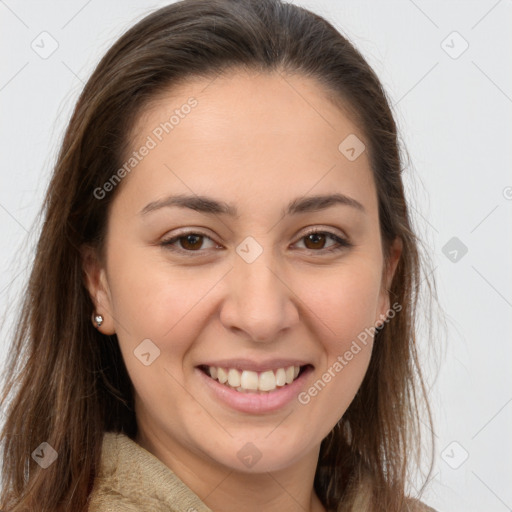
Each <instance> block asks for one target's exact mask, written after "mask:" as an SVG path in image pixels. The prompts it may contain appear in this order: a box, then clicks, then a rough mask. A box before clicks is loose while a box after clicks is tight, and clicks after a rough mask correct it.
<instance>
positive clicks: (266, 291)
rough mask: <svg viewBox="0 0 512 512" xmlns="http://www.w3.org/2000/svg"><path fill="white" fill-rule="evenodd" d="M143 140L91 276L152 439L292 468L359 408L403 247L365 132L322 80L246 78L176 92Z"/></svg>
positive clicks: (257, 467) (141, 124)
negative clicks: (390, 237) (386, 233)
mask: <svg viewBox="0 0 512 512" xmlns="http://www.w3.org/2000/svg"><path fill="white" fill-rule="evenodd" d="M191 98H193V99H191ZM187 105H188V107H187ZM172 116H174V118H173V117H172ZM166 122H167V124H165V123H166ZM132 135H133V137H132V151H131V152H130V154H128V155H126V161H127V162H128V161H129V158H130V157H131V158H134V160H132V161H131V164H130V163H128V167H127V168H130V171H129V172H127V173H126V176H125V177H124V178H123V181H122V183H121V184H120V185H118V186H119V187H120V190H119V191H117V192H118V194H117V196H116V198H115V200H114V202H113V204H112V208H111V211H110V215H109V219H108V230H107V237H106V252H105V254H106V257H105V261H104V264H103V265H101V264H100V263H98V262H92V263H90V262H88V263H87V266H86V270H87V275H88V287H89V290H90V292H91V296H92V297H93V300H94V301H95V303H96V308H97V311H98V312H99V313H101V314H102V315H103V317H104V318H105V320H104V324H103V326H102V327H101V332H103V333H105V334H111V333H114V332H115V333H116V334H117V337H118V340H119V345H120V348H121V352H122V355H123V358H124V361H125V364H126V367H127V370H128V373H129V376H130V378H131V380H132V382H133V385H134V388H135V392H136V396H135V400H136V416H137V422H138V427H139V432H140V435H141V436H146V437H151V436H152V437H153V438H155V439H156V438H158V439H160V440H165V441H164V442H165V443H167V445H170V446H173V447H175V449H176V453H180V454H184V456H185V457H187V456H190V457H195V458H196V459H204V460H209V461H212V460H213V461H216V462H217V463H219V464H222V465H224V466H226V467H228V468H232V469H233V470H236V471H243V472H259V471H271V470H277V469H282V468H286V467H289V466H292V465H293V464H295V463H296V462H298V461H299V460H300V459H301V458H303V457H305V456H307V454H311V453H313V452H315V450H318V448H319V445H320V442H321V441H322V439H323V438H324V437H325V436H326V435H327V434H328V433H329V432H330V430H331V429H332V428H333V427H334V426H335V424H336V423H337V422H338V421H339V420H340V418H341V417H342V415H343V414H344V412H345V411H346V409H347V407H348V406H349V404H350V402H351V401H352V399H353V398H354V396H355V393H356V392H357V390H358V388H359V386H360V384H361V382H362V380H363V377H364V375H365V372H366V370H367V367H368V364H369V360H370V355H371V351H372V346H373V339H372V336H371V335H369V334H368V333H369V332H370V333H371V332H372V331H371V328H372V327H373V326H375V325H376V324H378V323H379V322H380V320H382V315H386V312H387V311H388V309H389V299H388V296H387V293H386V287H387V286H388V285H389V283H390V280H391V277H392V273H393V271H394V268H395V265H396V262H397V259H398V257H399V250H398V249H396V248H395V250H394V251H393V252H392V253H391V259H390V262H391V264H390V265H389V268H388V270H386V272H383V271H384V268H385V267H384V257H383V253H382V247H381V238H380V232H379V218H378V204H377V194H376V189H375V185H374V181H373V178H372V173H371V170H370V166H369V160H368V155H367V151H362V153H361V154H360V155H359V156H358V157H357V158H355V159H354V158H353V157H354V154H355V155H357V153H358V152H359V149H360V148H361V147H362V146H359V145H357V144H360V142H357V139H355V138H354V136H355V137H357V138H358V139H359V141H363V142H364V135H363V134H362V132H361V131H360V129H359V128H358V127H357V126H356V125H354V124H352V122H351V121H350V120H349V118H348V117H346V116H345V114H344V113H343V112H342V111H341V110H339V109H337V108H335V107H334V105H332V104H331V103H330V102H329V100H328V99H327V97H326V96H325V95H324V92H323V90H322V88H321V86H319V85H318V84H317V83H316V82H314V81H312V80H311V79H307V78H304V77H299V76H294V77H286V79H284V78H283V77H281V76H280V75H279V74H275V75H273V74H256V73H251V74H245V73H241V72H240V73H233V74H229V75H225V76H224V77H218V78H217V79H215V80H211V79H210V80H206V79H197V80H195V81H189V82H187V83H186V84H183V85H181V86H180V87H179V88H174V89H173V90H172V91H169V93H168V94H166V95H162V96H161V97H160V98H159V99H158V101H155V102H153V104H152V105H151V106H150V107H148V108H147V109H146V110H145V111H144V113H143V115H142V116H141V117H140V119H139V121H138V123H137V125H136V126H135V127H134V130H133V134H132ZM349 136H350V137H351V139H348V141H349V142H350V141H351V142H352V144H348V146H349V147H352V146H353V147H354V148H355V152H353V151H351V150H350V149H347V147H346V146H347V142H345V143H344V144H345V145H343V144H342V146H341V150H340V149H339V147H340V144H341V143H342V142H343V141H344V140H345V139H346V138H347V137H349ZM354 141H356V143H354ZM144 146H145V147H146V150H143V149H142V148H143V147H144ZM133 151H136V152H137V156H134V154H133ZM347 155H348V156H350V157H351V158H348V157H347ZM110 193H111V192H110ZM176 196H180V199H179V200H178V199H176ZM320 196H331V197H330V198H329V197H327V198H324V199H319V197H320ZM173 198H174V199H173ZM95 200H101V199H95ZM386 268H387V267H386ZM365 329H366V331H365ZM363 332H366V333H367V334H366V336H362V335H361V333H363ZM362 339H364V340H365V342H362ZM356 347H358V348H356ZM294 367H298V368H297V370H295V368H294ZM290 368H291V369H290ZM297 372H299V373H298V375H297ZM215 377H216V378H215ZM226 377H227V378H228V381H227V383H221V382H219V379H220V380H224V379H225V378H226ZM294 377H295V380H292V379H293V378H294ZM255 387H258V389H254V388H255ZM235 388H239V390H236V389H235ZM248 443H249V444H248ZM260 456H261V458H260V460H258V461H257V462H256V463H251V462H250V460H256V459H258V458H259V457H260ZM248 457H249V458H248ZM250 457H252V459H250Z"/></svg>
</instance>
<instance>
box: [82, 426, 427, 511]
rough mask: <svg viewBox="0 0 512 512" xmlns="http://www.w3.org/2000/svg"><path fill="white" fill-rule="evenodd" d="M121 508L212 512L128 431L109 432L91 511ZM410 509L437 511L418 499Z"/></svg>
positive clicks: (126, 509) (103, 449)
mask: <svg viewBox="0 0 512 512" xmlns="http://www.w3.org/2000/svg"><path fill="white" fill-rule="evenodd" d="M361 505H362V503H361ZM358 509H359V510H361V509H364V505H363V507H361V508H359V507H358ZM121 511H122V512H212V510H211V509H210V508H208V507H207V506H206V505H205V504H204V503H203V502H202V501H201V500H200V499H199V497H198V496H197V495H196V494H194V492H193V491H192V490H191V489H190V488H189V487H187V486H186V485H185V484H184V483H183V482H182V481H181V480H180V479H179V478H178V477H177V475H176V474H175V473H173V472H172V471H171V470H170V469H169V468H168V467H167V466H166V465H165V464H164V463H163V462H161V461H160V460H159V459H158V458H156V457H155V456H154V455H153V454H152V453H150V452H148V451H147V450H145V449H144V448H142V446H140V445H139V444H137V443H136V442H135V441H133V440H132V439H130V438H129V437H128V436H127V435H125V434H119V433H114V432H106V433H105V434H104V438H103V446H102V453H101V461H100V467H99V469H98V473H97V475H96V478H95V481H94V487H93V490H92V492H91V494H90V496H89V509H88V512H121ZM408 512H436V511H435V510H434V509H431V508H429V507H427V506H426V505H424V504H423V503H421V502H419V501H417V500H414V501H411V503H410V506H409V509H408Z"/></svg>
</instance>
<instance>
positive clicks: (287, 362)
mask: <svg viewBox="0 0 512 512" xmlns="http://www.w3.org/2000/svg"><path fill="white" fill-rule="evenodd" d="M308 364H311V363H309V362H307V361H304V360H301V359H290V358H282V359H267V360H265V361H254V360H252V359H244V358H238V359H220V360H215V361H207V362H204V363H201V364H200V365H198V366H215V367H217V368H234V369H236V370H250V371H253V372H263V371H265V370H277V369H278V368H288V367H289V366H305V365H308Z"/></svg>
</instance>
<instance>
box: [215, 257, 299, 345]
mask: <svg viewBox="0 0 512 512" xmlns="http://www.w3.org/2000/svg"><path fill="white" fill-rule="evenodd" d="M270 252H271V251H263V253H262V254H261V255H260V256H259V257H258V258H257V259H256V260H255V261H253V262H252V263H247V262H246V261H244V260H243V259H242V258H240V257H238V256H236V258H235V263H234V268H233V269H232V270H231V272H229V273H228V275H227V276H226V285H227V293H226V297H225V300H224V301H223V303H222V308H221V312H220V320H221V322H222V324H223V325H224V327H225V328H226V329H229V330H231V331H236V332H237V333H240V331H242V332H243V333H244V334H245V335H246V336H247V337H248V338H249V339H250V340H252V341H255V342H271V341H275V340H277V339H278V337H279V336H282V333H283V332H284V331H286V330H290V329H291V328H292V327H293V326H294V325H296V324H297V323H298V322H299V311H298V309H297V305H296V301H297V297H296V295H295V294H294V292H293V290H292V289H291V286H290V285H289V284H288V283H287V279H286V276H285V275H284V272H283V271H282V270H281V271H280V270H279V267H276V265H275V264H274V263H275V262H273V261H272V258H271V254H270Z"/></svg>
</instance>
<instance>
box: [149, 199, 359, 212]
mask: <svg viewBox="0 0 512 512" xmlns="http://www.w3.org/2000/svg"><path fill="white" fill-rule="evenodd" d="M335 205H344V206H350V207H352V208H355V209H357V210H359V211H361V212H363V213H366V210H365V208H364V206H363V205H362V204H361V203H360V202H359V201H356V200H355V199H353V198H352V197H349V196H346V195H344V194H328V195H316V196H309V197H297V198H296V199H293V200H292V201H290V203H289V204H288V206H287V207H286V208H285V209H284V210H283V211H282V216H283V217H284V216H285V215H296V214H299V213H307V212H316V211H321V210H325V209H327V208H330V207H332V206H335ZM173 206H174V207H179V208H189V209H190V210H194V211H197V212H201V213H206V214H213V215H219V214H223V215H229V216H230V217H238V215H239V214H238V210H237V208H236V207H235V206H234V205H232V204H229V203H226V202H224V201H218V200H216V199H213V198H212V197H207V196H198V195H184V194H178V195H171V196H168V197H166V198H164V199H160V200H157V201H152V202H151V203H148V204H147V205H146V206H145V207H144V208H143V209H142V210H141V211H140V215H146V214H148V213H150V212H154V211H155V210H159V209H161V208H169V207H173Z"/></svg>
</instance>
